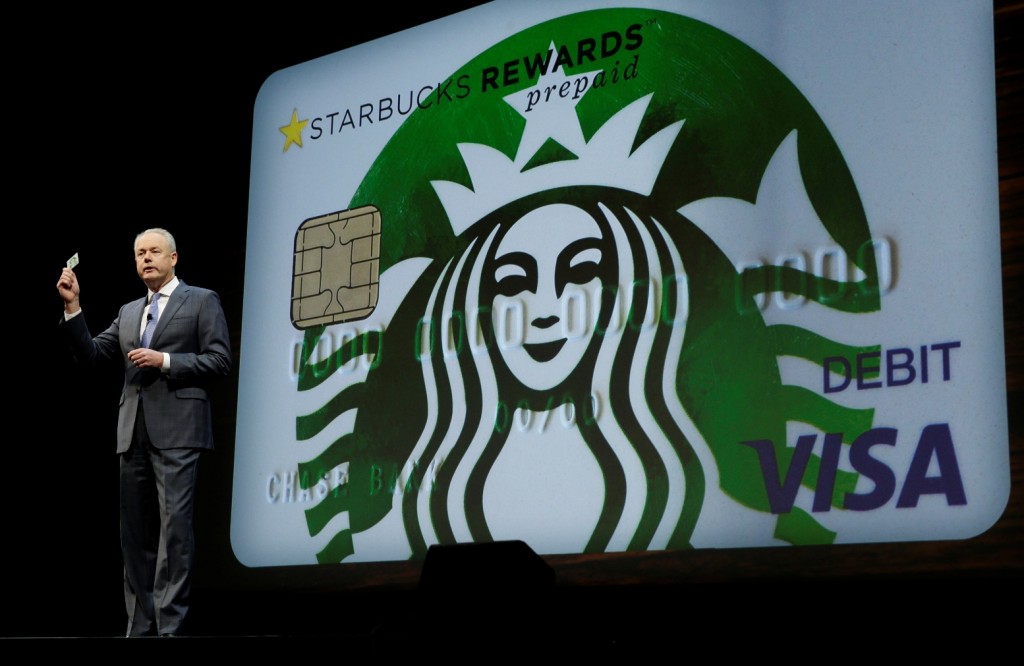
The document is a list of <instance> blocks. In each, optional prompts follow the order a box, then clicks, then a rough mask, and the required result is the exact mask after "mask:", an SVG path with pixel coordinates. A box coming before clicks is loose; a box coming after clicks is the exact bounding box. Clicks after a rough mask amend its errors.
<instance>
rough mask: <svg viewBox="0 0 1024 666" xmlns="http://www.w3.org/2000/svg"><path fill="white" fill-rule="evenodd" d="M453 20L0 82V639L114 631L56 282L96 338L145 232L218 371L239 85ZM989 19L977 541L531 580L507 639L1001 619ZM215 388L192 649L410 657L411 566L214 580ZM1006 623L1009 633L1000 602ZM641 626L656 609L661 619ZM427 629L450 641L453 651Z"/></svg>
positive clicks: (309, 31)
mask: <svg viewBox="0 0 1024 666" xmlns="http://www.w3.org/2000/svg"><path fill="white" fill-rule="evenodd" d="M473 4H476V3H466V2H461V3H459V2H455V3H435V5H436V6H435V7H434V8H433V9H416V10H413V11H411V12H410V11H408V10H403V11H398V9H397V7H392V9H391V10H386V9H385V8H382V9H380V10H375V11H374V10H371V11H373V12H374V13H375V14H376V15H377V18H375V19H371V20H369V21H365V20H357V19H356V17H355V15H354V14H350V13H349V11H348V10H346V9H345V8H343V7H342V6H340V5H335V6H327V5H310V6H295V7H294V8H290V11H293V12H294V13H293V14H290V15H287V16H283V15H281V16H278V15H275V16H265V17H257V18H256V19H255V21H254V22H247V25H255V26H256V30H255V31H250V30H249V29H248V28H246V27H243V25H241V24H238V25H235V24H231V23H229V22H228V21H225V20H214V21H212V23H211V22H208V21H207V20H206V19H205V18H204V17H201V16H186V15H184V14H183V13H182V12H177V11H175V12H172V13H171V14H170V15H167V16H165V17H162V18H159V19H157V20H156V21H155V22H147V23H141V22H140V23H138V24H137V25H134V26H133V27H131V28H130V29H128V28H114V27H112V26H113V25H115V24H114V23H110V24H109V25H111V27H109V28H100V29H98V30H97V29H92V30H89V31H82V32H79V33H73V32H72V33H71V34H72V36H71V37H70V38H68V37H63V38H61V39H58V38H56V36H54V35H49V34H47V33H46V31H45V30H43V29H39V35H38V38H37V39H35V40H34V41H33V42H32V43H33V44H34V46H32V47H30V48H28V49H27V51H25V52H24V53H20V54H19V55H18V57H17V58H16V59H15V60H16V62H14V64H13V65H12V66H11V67H10V68H11V69H13V70H14V72H13V73H12V83H13V93H14V94H10V93H11V92H12V89H9V90H8V92H9V95H8V99H9V102H8V104H9V107H8V108H9V122H10V123H11V124H10V125H9V126H8V127H9V130H10V134H9V135H10V136H12V139H13V140H12V141H11V144H10V145H11V148H9V151H10V152H9V155H10V158H9V161H10V163H11V165H12V166H13V167H14V168H15V169H17V170H19V171H20V174H21V175H19V176H17V177H10V178H9V179H8V185H7V187H6V188H5V190H6V192H7V195H8V200H9V201H10V202H11V203H12V204H14V205H12V209H13V208H15V207H16V208H17V209H18V210H17V212H18V215H17V216H13V215H12V218H13V219H11V218H9V219H8V222H7V224H8V226H9V227H12V228H13V229H14V234H13V238H15V239H17V240H15V242H14V243H11V244H10V245H9V246H8V248H9V250H11V249H12V250H14V251H13V252H10V251H9V252H8V253H7V260H8V261H7V265H8V269H7V278H8V279H7V281H6V282H7V284H8V285H9V286H11V287H13V289H12V291H13V292H14V294H15V301H14V303H13V304H12V305H9V306H8V307H7V308H4V310H3V312H4V317H5V319H6V320H7V326H6V327H5V328H6V330H7V333H8V335H12V334H13V333H14V331H16V330H17V329H18V328H21V327H25V328H27V329H28V330H27V331H25V332H26V333H28V334H27V335H25V336H21V338H20V339H18V338H14V337H13V336H12V337H11V338H8V340H10V343H9V344H11V349H12V352H13V354H12V355H13V356H14V359H15V363H14V367H13V368H12V369H10V370H9V371H8V373H7V376H8V378H9V379H10V380H11V381H9V382H8V384H7V392H6V409H5V414H6V416H7V423H8V426H7V429H6V437H5V444H6V445H7V446H6V448H7V449H8V451H9V452H10V453H9V456H10V459H11V460H12V463H11V464H10V465H9V466H8V467H7V468H6V470H5V471H6V474H5V475H4V476H5V477H6V479H7V482H6V483H4V484H2V486H3V487H4V495H5V497H4V532H3V534H4V537H3V553H4V555H3V558H4V559H3V576H4V579H5V585H4V607H5V613H4V616H5V618H6V619H5V620H4V622H3V624H2V629H0V635H3V636H115V635H118V634H120V633H122V632H123V629H124V624H125V623H124V609H123V601H122V595H121V558H120V549H119V545H118V508H117V506H118V500H117V459H116V456H115V454H114V439H113V435H114V430H115V424H116V409H117V407H116V404H117V397H118V395H119V392H120V388H121V383H122V377H121V376H120V372H119V371H105V372H98V373H96V372H91V373H90V372H84V371H81V370H79V369H77V368H76V367H74V364H73V362H72V361H71V358H70V355H69V353H68V352H67V350H66V349H65V347H64V346H63V344H62V341H61V340H60V338H59V336H58V335H57V320H58V318H59V316H60V313H61V301H60V299H59V296H58V295H57V293H56V290H55V288H54V285H55V283H56V281H57V278H58V276H59V274H60V269H61V267H62V266H63V265H64V262H65V261H66V260H67V258H68V257H69V256H71V255H72V254H73V253H74V252H79V253H80V256H81V265H80V266H79V268H78V270H77V272H78V275H79V279H80V282H81V285H82V303H83V308H84V310H85V312H86V313H87V316H88V318H89V323H90V327H91V329H92V330H93V332H94V333H96V332H99V331H101V330H102V329H103V328H104V327H105V326H107V325H108V324H109V322H110V321H111V320H112V319H113V318H114V317H115V316H116V314H117V310H118V307H119V306H120V305H121V304H123V303H125V302H127V301H129V300H132V299H134V298H138V297H139V296H140V295H141V293H142V287H141V284H140V282H139V280H138V277H137V276H136V274H135V271H134V263H133V261H132V258H131V246H132V241H133V240H134V236H135V233H137V232H138V231H140V230H142V229H144V228H146V227H150V226H165V227H167V228H169V229H171V230H172V231H173V232H174V233H175V235H176V237H177V240H178V249H179V263H178V274H179V275H180V276H181V277H182V278H183V279H184V280H186V281H187V282H190V283H192V284H196V285H200V286H204V287H208V288H212V289H214V290H216V291H218V292H219V293H220V295H221V298H222V301H223V303H224V306H225V310H226V313H227V316H228V321H229V324H230V325H231V329H232V344H233V346H234V352H235V358H236V363H237V357H238V351H239V349H240V346H241V344H242V343H243V341H242V340H241V339H240V324H241V304H242V283H243V273H244V268H245V234H246V216H247V206H248V179H249V146H250V140H251V118H252V105H253V102H254V99H255V95H256V92H257V90H258V89H259V86H260V84H261V83H262V81H263V80H264V79H265V78H266V77H267V76H268V75H269V74H270V73H271V72H273V71H275V70H277V69H280V68H282V67H285V66H289V65H292V64H296V63H299V62H303V61H305V60H308V59H310V58H313V57H317V56H320V55H324V54H327V53H331V52H334V51H338V50H341V49H343V48H347V47H349V46H353V45H355V44H358V43H361V42H364V41H369V40H371V39H374V38H376V37H379V36H382V35H385V34H389V33H392V32H396V31H398V30H401V29H404V28H407V27H411V26H413V25H417V24H419V23H421V22H424V21H426V20H429V19H431V18H436V17H438V16H442V15H444V14H446V13H450V12H452V11H455V10H456V9H459V8H464V7H467V6H471V5H473ZM437 6H444V7H445V8H446V9H438V8H437ZM91 11H93V10H91ZM994 16H995V34H996V75H997V90H998V123H999V175H1000V202H1001V215H1002V242H1003V266H1002V271H1003V291H1004V313H1005V331H1006V351H1007V361H1006V362H1007V377H1008V378H1007V391H1008V404H1009V416H1010V440H1011V474H1012V478H1013V488H1012V491H1011V496H1010V501H1009V505H1008V507H1007V509H1006V511H1005V513H1004V514H1003V516H1002V518H1001V519H1000V520H999V521H998V522H997V523H996V525H995V526H994V527H993V528H992V529H990V530H989V531H988V532H986V533H985V534H983V535H981V536H979V537H976V538H974V539H971V540H967V541H957V542H929V543H908V544H884V545H858V546H842V547H831V548H824V547H818V548H787V549H744V550H739V549H737V550H717V551H698V552H665V553H663V552H654V553H643V554H630V555H604V556H561V557H549V558H545V559H546V560H547V561H548V562H549V563H550V564H551V565H553V566H554V568H555V570H556V573H557V581H558V585H557V588H556V591H555V593H554V594H552V595H548V596H544V597H542V598H540V599H538V600H537V601H538V602H537V603H533V604H532V605H531V608H532V609H533V610H531V611H530V614H531V619H530V621H529V623H526V622H525V621H524V620H523V617H522V616H521V615H519V616H517V617H518V619H517V620H516V624H515V626H516V627H517V630H523V631H527V632H533V633H534V634H535V635H537V634H552V635H557V636H560V637H562V638H568V639H569V640H572V641H578V642H579V643H581V644H583V643H587V644H595V643H596V644H598V645H600V644H610V643H621V642H623V641H628V640H629V639H631V638H641V639H642V638H646V637H665V638H671V637H672V636H673V635H674V634H675V632H678V631H679V630H680V628H682V627H686V628H687V630H688V631H690V632H692V631H699V630H702V629H703V628H705V627H712V626H718V625H719V624H720V623H722V622H727V623H736V626H737V627H738V626H740V624H742V625H744V626H746V627H747V629H749V628H750V627H755V628H758V627H759V628H761V629H767V630H771V631H776V630H782V631H783V632H785V631H787V630H788V629H787V627H789V628H792V627H804V628H807V627H808V626H829V627H831V629H830V631H831V632H839V633H846V632H849V631H851V627H850V623H853V622H859V621H861V620H863V619H864V615H863V613H865V612H869V613H871V614H872V617H873V618H874V619H873V620H872V624H873V625H874V626H884V625H886V624H887V622H886V621H885V620H884V619H882V620H881V621H879V618H890V619H891V620H892V621H893V622H898V621H902V620H901V618H902V619H907V618H910V617H921V616H924V617H926V618H929V621H928V622H926V624H929V625H930V626H931V628H932V629H933V630H934V629H937V628H940V624H939V623H943V624H944V623H971V624H974V623H976V624H977V625H978V626H981V625H985V626H986V627H988V628H989V629H990V630H994V631H995V632H997V633H998V632H999V631H1000V627H1003V626H1006V623H1007V622H1009V621H1011V620H1012V616H1013V613H1012V612H1010V613H1009V614H1008V613H1007V611H1005V610H1003V608H1004V607H1002V606H1001V605H995V604H989V603H987V602H986V601H985V600H986V599H988V598H989V597H990V596H997V597H1002V598H1004V599H1005V598H1007V597H1008V596H1009V597H1010V598H1013V597H1014V596H1015V594H1014V593H1013V592H1012V591H1010V592H1009V594H1007V592H1008V588H1009V586H1012V587H1013V588H1016V587H1017V584H1018V583H1019V582H1020V579H1021V575H1022V573H1024V485H1022V484H1024V425H1022V419H1021V396H1022V393H1024V364H1022V359H1024V353H1022V338H1024V335H1022V328H1024V320H1022V317H1021V311H1022V309H1024V308H1022V307H1021V305H1022V297H1021V291H1022V282H1024V256H1022V246H1024V221H1022V217H1024V146H1022V141H1021V135H1022V131H1024V130H1022V127H1024V116H1022V99H1024V62H1022V58H1021V55H1020V47H1021V41H1022V36H1024V3H1021V2H1006V1H1000V2H997V3H996V9H995V12H994ZM77 19H81V20H82V21H85V20H86V19H88V24H89V25H103V24H104V23H105V20H104V19H109V20H111V21H113V20H114V19H117V20H118V21H121V22H123V21H125V20H126V17H125V16H124V15H121V14H119V15H117V16H115V15H114V14H113V12H112V10H111V15H110V16H107V17H102V16H97V15H96V14H95V13H91V14H90V15H89V16H88V17H85V16H82V17H74V16H70V17H69V16H64V17H62V21H65V22H67V24H68V25H71V26H74V25H75V23H76V20H77ZM127 20H129V21H130V20H131V18H130V17H127ZM154 23H155V24H154ZM19 119H20V120H19ZM12 153H13V154H12ZM40 250H41V251H40ZM951 314H952V313H951ZM16 322H17V323H16ZM22 322H23V323H22ZM18 324H21V326H19V325H18ZM236 370H237V368H236ZM237 381H238V379H237V372H236V373H234V374H233V376H232V378H231V379H230V380H228V381H224V382H222V383H221V384H220V385H219V387H218V389H217V392H216V394H215V395H214V400H215V403H214V413H215V417H216V436H217V444H218V450H217V451H216V452H215V453H214V454H212V455H209V456H207V457H206V458H205V459H204V461H203V463H202V467H201V471H200V489H199V493H200V496H199V506H198V511H197V524H198V530H199V563H198V566H199V568H198V572H197V580H196V590H195V610H194V612H193V616H192V619H193V621H194V624H193V626H192V630H193V632H194V633H197V634H200V635H206V636H211V635H215V636H250V635H331V636H348V637H352V638H353V639H354V640H356V641H364V642H366V641H371V640H373V641H377V640H401V639H402V638H403V637H408V636H410V635H413V634H415V633H416V630H415V628H414V627H415V626H416V624H417V623H418V622H419V621H421V620H425V619H429V618H430V616H431V615H432V614H433V613H434V612H435V610H436V608H437V607H436V606H435V604H436V603H438V602H437V601H436V600H435V599H433V598H428V597H426V596H425V594H424V593H420V592H417V590H416V587H417V582H418V580H419V571H420V565H419V564H411V563H401V564H389V565H385V566H373V565H341V566H336V567H315V568H314V567H305V568H301V569H264V570H250V569H246V568H245V567H243V566H242V565H240V564H238V563H237V562H236V561H235V560H234V557H233V555H232V554H231V549H230V544H229V542H228V525H229V522H230V520H229V518H230V498H231V488H230V483H231V482H230V478H231V468H232V454H233V437H234V418H235V394H236V390H237ZM472 603H473V604H474V606H473V608H474V610H473V613H474V614H476V613H477V612H478V611H479V613H480V614H483V615H485V616H486V617H487V618H489V619H493V623H492V624H497V623H499V619H502V618H503V620H502V621H510V620H513V619H516V618H513V616H512V615H511V614H508V613H506V612H505V611H503V610H502V608H503V606H502V605H503V604H504V595H503V594H498V593H496V594H494V595H492V596H491V597H489V598H487V597H485V598H484V599H480V598H478V599H476V600H475V601H473V602H472ZM865 603H866V604H867V605H865ZM1012 603H1013V604H1014V605H1015V606H1016V607H1017V608H1019V605H1020V601H1019V600H1017V599H1015V600H1014V601H1012ZM665 605H667V606H668V607H669V608H672V609H678V610H675V611H673V612H671V613H669V614H667V615H664V614H662V613H661V612H660V610H659V608H660V607H663V606H665ZM452 612H454V613H455V615H454V616H453V617H455V618H456V620H455V621H456V625H455V626H477V625H474V624H473V618H472V617H471V616H465V617H463V616H459V615H458V613H459V611H458V610H455V611H452ZM1017 615H1018V616H1019V613H1017ZM479 623H480V617H479V615H478V616H477V624H479ZM1014 624H1016V625H1017V626H1018V628H1019V621H1015V622H1014Z"/></svg>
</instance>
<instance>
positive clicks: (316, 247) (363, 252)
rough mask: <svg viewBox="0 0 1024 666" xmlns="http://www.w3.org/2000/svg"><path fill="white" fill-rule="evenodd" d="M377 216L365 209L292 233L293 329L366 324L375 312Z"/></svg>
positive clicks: (370, 208)
mask: <svg viewBox="0 0 1024 666" xmlns="http://www.w3.org/2000/svg"><path fill="white" fill-rule="evenodd" d="M380 228H381V220H380V210H379V209H378V208H377V207H376V206H363V207H361V208H353V209H352V210H343V211H339V212H336V213H328V214H327V215H321V216H320V217H312V218H310V219H308V220H306V221H305V222H303V223H302V224H301V225H299V228H298V231H296V232H295V259H294V263H293V265H292V324H293V325H294V326H295V327H296V328H300V329H303V328H311V327H313V326H321V325H324V326H326V325H330V324H340V323H342V322H346V321H353V320H356V319H364V318H366V317H368V316H370V313H371V312H373V309H374V308H375V307H377V285H378V283H379V281H380Z"/></svg>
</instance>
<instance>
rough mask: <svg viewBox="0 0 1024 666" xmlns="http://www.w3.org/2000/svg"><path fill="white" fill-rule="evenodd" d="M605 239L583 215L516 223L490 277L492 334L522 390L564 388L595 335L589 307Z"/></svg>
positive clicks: (561, 212) (563, 209) (548, 215)
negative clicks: (526, 387) (558, 386)
mask: <svg viewBox="0 0 1024 666" xmlns="http://www.w3.org/2000/svg"><path fill="white" fill-rule="evenodd" d="M603 246H604V238H603V234H602V232H601V228H600V227H599V226H598V224H597V222H596V221H595V220H594V218H592V217H591V216H590V215H589V214H588V213H587V212H586V211H584V210H582V209H581V208H577V207H576V206H570V205H567V204H552V205H548V206H543V207H541V208H538V209H536V210H534V211H531V212H530V213H527V214H526V215H524V216H523V217H521V218H520V219H519V220H517V221H516V222H515V223H514V224H513V225H512V227H511V228H510V229H509V230H508V232H507V233H506V234H505V236H504V237H503V238H502V239H501V241H500V242H499V244H498V247H497V250H496V252H495V260H494V265H493V266H492V267H491V269H490V270H489V273H490V275H491V277H492V278H493V280H494V285H495V286H494V289H495V294H496V295H495V297H494V302H493V303H492V310H491V312H492V316H493V317H494V329H495V332H496V336H497V340H498V348H499V349H500V351H501V355H502V358H503V359H504V361H505V363H506V364H508V367H509V368H510V369H511V371H512V373H513V374H515V375H516V377H517V378H518V379H519V381H521V382H522V383H523V384H524V385H525V386H528V387H529V388H532V389H535V390H545V389H550V388H552V387H555V386H557V385H558V384H560V383H561V382H563V381H564V380H565V379H566V378H567V377H568V376H569V375H570V374H571V373H572V371H573V370H574V369H575V368H576V366H577V365H578V364H579V362H580V359H582V358H583V354H584V352H586V350H587V347H588V346H589V344H590V341H591V339H592V338H593V335H594V316H595V314H596V313H593V312H591V306H590V304H591V303H593V302H594V294H596V293H598V291H599V290H600V287H601V280H600V276H601V275H602V273H603V262H604V261H605V249H604V247H603Z"/></svg>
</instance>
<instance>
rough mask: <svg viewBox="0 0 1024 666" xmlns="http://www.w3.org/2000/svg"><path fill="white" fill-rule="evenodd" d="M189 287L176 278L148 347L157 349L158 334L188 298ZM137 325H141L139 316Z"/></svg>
mask: <svg viewBox="0 0 1024 666" xmlns="http://www.w3.org/2000/svg"><path fill="white" fill-rule="evenodd" d="M190 291H191V288H190V287H189V286H188V285H186V284H185V283H184V282H182V281H181V278H179V279H178V287H177V288H176V289H175V290H174V293H173V294H171V297H170V298H169V299H167V305H165V306H164V311H163V312H161V313H160V319H159V320H158V321H157V322H156V330H155V331H153V339H151V340H150V341H149V344H150V348H152V349H157V350H159V347H157V346H156V343H157V342H158V341H159V340H160V334H161V333H163V331H164V329H165V328H167V322H169V321H170V320H171V318H172V317H174V315H175V313H177V312H178V309H179V308H181V306H182V305H183V304H184V303H185V301H186V300H188V297H189V292H190ZM139 326H140V327H141V326H142V318H141V316H140V318H139Z"/></svg>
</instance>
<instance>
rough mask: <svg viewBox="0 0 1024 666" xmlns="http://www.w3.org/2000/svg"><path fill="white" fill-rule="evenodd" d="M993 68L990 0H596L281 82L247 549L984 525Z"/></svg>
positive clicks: (995, 452)
mask: <svg viewBox="0 0 1024 666" xmlns="http://www.w3.org/2000/svg"><path fill="white" fill-rule="evenodd" d="M630 4H631V5H633V3H630ZM993 71H994V65H993V40H992V9H991V5H990V4H989V3H986V2H940V3H928V4H921V3H891V2H858V3H848V2H817V1H815V2H805V1H790V2H786V1H780V2H772V3H749V2H650V3H646V4H644V6H642V7H641V6H630V7H627V8H615V9H611V8H607V7H606V5H605V3H599V2H587V1H578V2H558V3H552V2H498V3H494V4H491V5H487V6H483V7H479V8H476V9H473V10H471V11H468V12H464V13H462V14H458V15H455V16H452V17H449V18H446V19H443V20H441V21H437V22H435V23H431V24H428V25H425V26H422V27H419V28H415V29H413V30H409V31H406V32H403V33H400V34H397V35H393V36H391V37H387V38H384V39H380V40H378V41H376V42H372V43H368V44H364V45H361V46H358V47H355V48H352V49H350V50H347V51H343V52H340V53H336V54H334V55H330V56H326V57H323V58H320V59H318V60H314V61H311V62H307V63H304V64H300V65H297V66H295V67H292V68H290V69H285V70H282V71H280V72H277V73H275V74H274V75H272V76H271V77H270V78H269V79H268V80H267V82H266V83H265V84H264V86H263V88H262V90H261V92H260V94H259V97H258V99H257V102H256V109H255V120H254V129H253V144H252V174H251V188H250V218H249V228H248V234H247V258H246V276H245V302H244V315H243V330H242V336H243V341H244V344H243V346H242V357H241V376H240V389H239V402H238V430H237V438H236V446H235V455H236V458H235V471H234V480H233V493H234V496H233V501H232V516H231V539H232V545H233V547H234V550H235V553H236V554H237V556H238V558H239V559H240V560H241V561H242V562H243V563H245V564H246V565H249V566H276V565H293V564H302V563H316V562H356V561H374V560H395V559H407V558H410V557H411V558H417V557H422V556H423V555H425V553H426V550H427V548H428V547H429V546H430V545H432V544H436V543H441V544H447V543H456V542H459V543H461V542H470V541H491V540H504V539H521V540H523V541H525V542H526V543H527V544H529V545H530V546H531V547H532V548H533V549H534V550H536V551H538V552H540V553H581V552H603V551H633V550H656V549H684V548H690V547H697V548H705V547H734V546H767V545H783V544H840V543H851V542H872V541H905V540H924V539H929V540H930V539H963V538H968V537H971V536H973V535H976V534H979V533H980V532H983V531H984V530H986V529H987V528H988V527H989V526H991V525H992V524H993V523H994V522H995V521H996V520H997V519H998V517H999V515H1000V514H1001V512H1002V510H1003V508H1004V506H1005V503H1006V501H1007V497H1008V493H1009V472H1008V451H1007V424H1006V402H1005V377H1004V361H1003V338H1002V308H1001V294H1000V272H999V266H1000V255H999V219H998V194H997V174H996V151H995V146H996V138H995V108H994V107H995V94H994V76H993Z"/></svg>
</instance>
